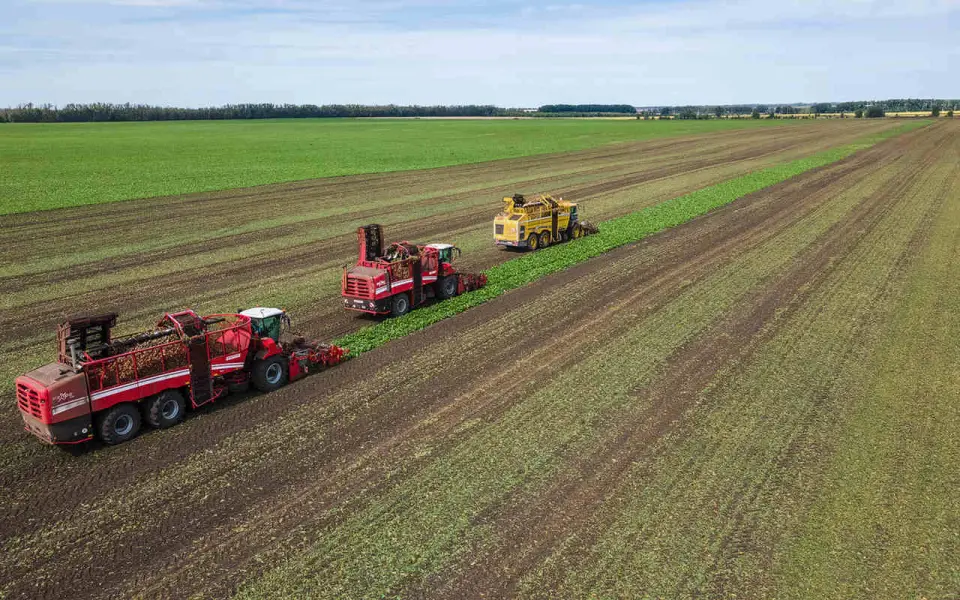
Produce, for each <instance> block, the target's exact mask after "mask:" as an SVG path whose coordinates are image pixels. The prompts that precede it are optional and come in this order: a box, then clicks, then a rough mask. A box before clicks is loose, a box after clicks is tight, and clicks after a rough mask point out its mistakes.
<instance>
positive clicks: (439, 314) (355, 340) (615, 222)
mask: <svg viewBox="0 0 960 600" xmlns="http://www.w3.org/2000/svg"><path fill="white" fill-rule="evenodd" d="M927 124H928V122H927V121H919V122H910V123H905V124H903V125H901V126H900V127H898V128H896V129H891V130H888V131H884V132H881V133H877V134H873V135H870V136H867V137H865V138H863V139H862V140H860V141H858V142H855V143H852V144H847V145H845V146H840V147H837V148H834V149H832V150H827V151H825V152H820V153H818V154H815V155H813V156H809V157H807V158H802V159H799V160H795V161H792V162H789V163H785V164H782V165H778V166H775V167H770V168H768V169H763V170H761V171H757V172H755V173H750V174H747V175H744V176H742V177H737V178H735V179H731V180H729V181H724V182H722V183H718V184H716V185H712V186H709V187H706V188H703V189H700V190H697V191H695V192H692V193H690V194H687V195H685V196H679V197H677V198H673V199H671V200H667V201H666V202H662V203H660V204H657V205H656V206H651V207H649V208H646V209H643V210H640V211H637V212H635V213H632V214H629V215H626V216H623V217H619V218H617V219H612V220H610V221H604V222H603V223H601V231H600V233H598V234H596V235H593V236H590V237H588V238H584V239H581V240H578V241H576V242H573V243H569V244H564V245H560V246H553V247H550V248H545V249H543V250H539V251H537V252H536V253H532V254H525V255H523V256H521V257H519V258H517V259H514V260H511V261H507V262H505V263H503V264H500V265H497V266H495V267H493V268H491V269H489V270H488V271H487V272H486V273H487V285H486V286H485V287H483V288H481V289H479V290H476V291H474V292H469V293H467V294H463V295H462V296H458V297H456V298H452V299H450V300H445V301H443V302H439V303H437V304H434V305H432V306H428V307H425V308H421V309H418V310H416V311H415V312H412V313H410V314H408V315H404V316H403V317H400V318H397V319H389V320H386V321H383V322H381V323H378V324H376V325H373V326H371V327H366V328H364V329H361V330H360V331H357V332H355V333H351V334H348V335H345V336H343V337H341V338H339V339H337V340H336V342H335V343H336V344H337V345H338V346H341V347H344V348H348V349H349V350H350V356H352V357H356V356H359V355H360V354H363V353H364V352H369V351H370V350H373V349H375V348H378V347H379V346H382V345H383V344H386V343H387V342H389V341H390V340H394V339H398V338H401V337H403V336H405V335H409V334H411V333H413V332H415V331H419V330H421V329H424V328H425V327H427V326H429V325H432V324H434V323H437V322H439V321H442V320H443V319H446V318H449V317H452V316H454V315H457V314H459V313H461V312H463V311H465V310H467V309H469V308H472V307H474V306H478V305H480V304H483V303H484V302H487V301H489V300H492V299H494V298H496V297H497V296H500V295H501V294H504V293H505V292H507V291H509V290H513V289H516V288H519V287H521V286H523V285H526V284H528V283H531V282H533V281H536V280H537V279H540V278H541V277H545V276H547V275H550V274H552V273H557V272H559V271H562V270H564V269H567V268H569V267H572V266H574V265H576V264H579V263H582V262H584V261H587V260H589V259H591V258H594V257H596V256H599V255H601V254H603V253H605V252H609V251H610V250H613V249H615V248H618V247H620V246H624V245H626V244H631V243H634V242H639V241H640V240H642V239H643V238H645V237H647V236H649V235H651V234H654V233H658V232H660V231H663V230H665V229H669V228H671V227H676V226H677V225H680V224H682V223H686V222H687V221H690V220H691V219H693V218H695V217H698V216H700V215H703V214H706V213H708V212H710V211H711V210H714V209H716V208H719V207H721V206H724V205H726V204H730V203H731V202H733V201H734V200H737V199H739V198H743V197H744V196H746V195H748V194H752V193H754V192H758V191H760V190H762V189H764V188H768V187H770V186H773V185H776V184H778V183H781V182H783V181H786V180H787V179H790V178H791V177H795V176H797V175H800V174H802V173H805V172H807V171H810V170H812V169H816V168H818V167H823V166H826V165H829V164H832V163H835V162H837V161H840V160H842V159H844V158H847V157H848V156H850V155H852V154H854V153H855V152H858V151H860V150H864V149H866V148H869V147H871V146H873V145H875V144H877V143H879V142H881V141H883V140H885V139H887V138H890V137H893V136H895V135H899V134H902V133H904V132H906V131H910V130H913V129H917V128H919V127H923V126H925V125H927Z"/></svg>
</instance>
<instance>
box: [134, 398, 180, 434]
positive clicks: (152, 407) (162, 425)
mask: <svg viewBox="0 0 960 600" xmlns="http://www.w3.org/2000/svg"><path fill="white" fill-rule="evenodd" d="M186 413H187V402H186V400H184V399H183V395H182V394H181V393H180V392H178V391H176V390H167V391H165V392H160V393H159V394H157V395H156V396H153V397H152V398H149V399H147V400H146V401H145V402H144V403H143V418H144V420H145V421H146V422H147V423H149V424H150V426H151V427H156V428H157V429H166V428H167V427H173V426H174V425H176V424H177V423H179V422H180V421H182V420H183V417H184V415H186Z"/></svg>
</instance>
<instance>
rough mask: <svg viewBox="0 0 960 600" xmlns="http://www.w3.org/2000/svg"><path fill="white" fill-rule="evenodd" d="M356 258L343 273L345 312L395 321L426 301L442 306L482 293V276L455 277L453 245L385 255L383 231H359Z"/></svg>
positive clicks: (401, 247)
mask: <svg viewBox="0 0 960 600" xmlns="http://www.w3.org/2000/svg"><path fill="white" fill-rule="evenodd" d="M357 238H358V242H359V249H360V252H359V254H360V255H359V258H358V259H357V264H356V265H355V266H353V267H350V268H349V269H345V270H344V273H343V282H342V290H341V292H342V294H341V295H342V296H343V305H344V307H345V308H347V309H349V310H356V311H360V312H365V313H370V314H376V315H386V314H389V315H392V316H395V317H398V316H400V315H403V314H405V313H407V312H408V311H409V310H410V309H411V308H413V307H416V306H419V305H421V304H423V303H424V302H426V300H427V299H428V298H438V299H440V300H444V299H446V298H452V297H453V296H456V295H459V294H462V293H464V292H468V291H471V290H475V289H478V288H480V287H483V286H484V285H485V284H486V283H487V278H486V276H485V275H483V274H482V273H481V274H478V275H474V274H469V273H458V272H457V270H456V268H455V267H454V266H453V264H452V263H453V259H454V255H455V254H456V255H459V254H460V249H459V248H457V247H456V246H453V245H451V244H426V245H424V244H412V243H410V242H394V243H393V244H390V245H389V246H387V247H386V249H384V247H383V227H381V226H380V225H365V226H363V227H360V228H359V229H358V230H357Z"/></svg>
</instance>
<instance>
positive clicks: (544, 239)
mask: <svg viewBox="0 0 960 600" xmlns="http://www.w3.org/2000/svg"><path fill="white" fill-rule="evenodd" d="M549 245H550V232H549V231H544V232H543V233H541V234H540V247H541V248H546V247H547V246H549Z"/></svg>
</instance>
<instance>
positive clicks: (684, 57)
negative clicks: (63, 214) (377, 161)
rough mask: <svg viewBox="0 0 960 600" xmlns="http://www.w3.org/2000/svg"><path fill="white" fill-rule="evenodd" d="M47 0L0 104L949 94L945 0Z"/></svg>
mask: <svg viewBox="0 0 960 600" xmlns="http://www.w3.org/2000/svg"><path fill="white" fill-rule="evenodd" d="M46 1H59V2H65V4H62V5H61V6H62V7H63V9H62V11H52V12H53V14H54V15H56V16H50V13H51V11H50V10H49V8H44V9H43V10H29V8H31V7H37V3H36V2H33V3H29V4H21V5H19V6H20V7H23V8H24V10H23V14H22V15H21V17H20V18H19V19H16V18H15V19H14V23H15V25H14V26H8V30H7V31H4V26H3V25H0V37H2V38H4V39H5V40H6V42H5V45H4V47H0V73H2V77H3V80H4V82H5V85H4V86H3V88H2V89H0V105H3V104H15V103H18V102H26V101H33V102H54V103H61V104H62V103H66V102H71V101H77V102H84V101H95V100H101V101H119V102H123V101H130V102H147V103H163V104H177V105H194V106H195V105H206V104H220V103H228V102H244V101H272V102H312V103H328V102H360V103H374V102H379V103H386V102H396V103H423V104H426V103H429V104H433V103H474V102H476V103H494V104H499V105H507V106H519V105H532V106H535V105H538V104H543V103H548V102H630V103H634V104H640V105H648V104H650V105H655V104H682V103H741V102H781V101H799V100H843V99H859V98H876V97H899V96H923V97H929V96H941V97H943V96H950V97H957V96H960V89H958V88H957V86H958V81H960V78H958V74H960V72H958V69H960V67H957V66H956V65H957V60H956V58H960V55H958V42H957V41H956V39H955V38H956V36H955V35H954V34H955V31H956V30H957V29H958V28H960V0H920V1H917V2H909V3H905V2H902V1H901V2H890V1H887V0H837V1H834V2H826V1H825V0H814V1H803V2H801V1H799V0H785V1H782V2H779V3H771V2H760V1H758V0H747V1H745V2H739V3H735V4H731V3H724V2H714V1H706V0H697V1H692V2H680V3H677V2H671V3H664V4H652V5H643V6H642V7H636V6H635V5H634V6H633V7H624V6H619V7H618V6H616V5H613V4H602V5H589V6H587V5H585V4H583V3H582V2H580V3H578V4H558V3H556V2H554V3H551V4H545V5H537V4H536V3H524V2H519V1H517V0H500V1H499V2H498V3H497V5H496V8H495V9H494V8H491V9H490V10H489V11H486V12H484V11H480V12H478V11H477V10H476V9H475V8H471V7H472V6H473V5H469V6H468V5H463V6H461V7H459V8H458V9H456V10H454V9H452V8H451V7H450V5H449V4H448V3H441V2H439V0H417V1H416V2H399V1H398V2H390V1H365V2H359V3H351V2H346V0H335V1H332V2H331V1H326V2H320V3H305V2H300V1H290V0H275V1H273V2H267V3H264V2H253V0H250V1H249V2H246V1H241V2H229V3H226V2H218V3H217V2H212V1H210V2H206V1H202V2H201V1H195V2H187V1H186V0H97V1H96V2H92V1H87V2H83V3H79V4H78V3H75V2H73V1H72V0H46ZM108 3H109V4H111V5H112V6H106V4H108ZM118 3H119V4H122V6H121V5H119V4H118ZM8 33H9V34H10V35H6V34H8ZM951 57H953V58H954V60H953V61H951V60H949V59H950V58H951Z"/></svg>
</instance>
